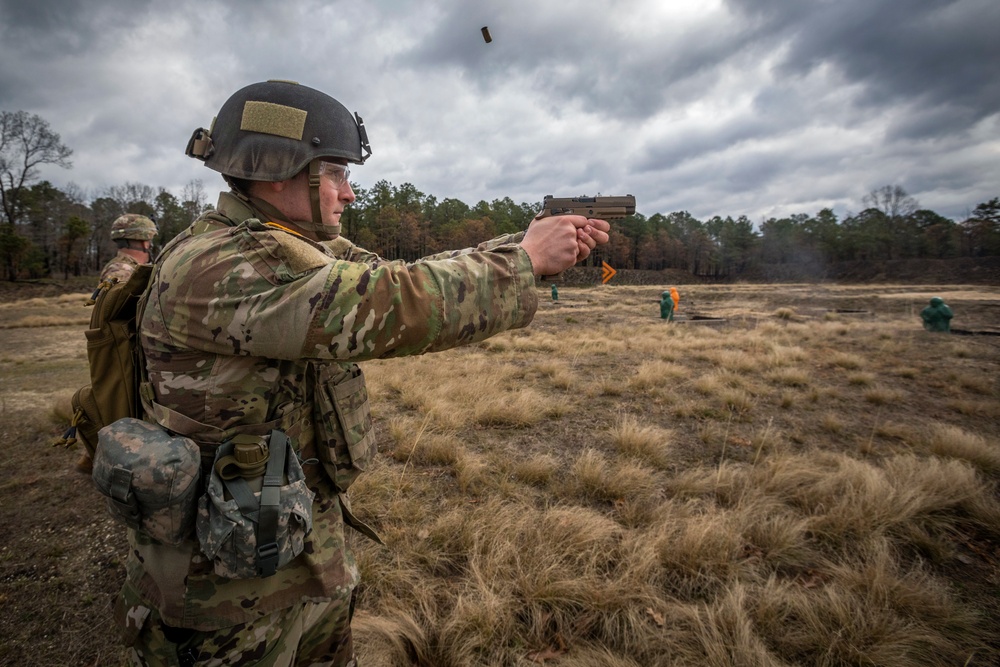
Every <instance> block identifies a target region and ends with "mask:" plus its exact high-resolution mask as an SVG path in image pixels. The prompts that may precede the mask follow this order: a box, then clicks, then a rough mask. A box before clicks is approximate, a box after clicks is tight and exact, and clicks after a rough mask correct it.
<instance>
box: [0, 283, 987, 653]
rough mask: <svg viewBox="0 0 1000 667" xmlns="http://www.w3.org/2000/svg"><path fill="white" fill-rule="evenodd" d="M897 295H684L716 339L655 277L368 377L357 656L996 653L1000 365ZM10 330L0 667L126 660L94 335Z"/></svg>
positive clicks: (359, 487)
mask: <svg viewBox="0 0 1000 667" xmlns="http://www.w3.org/2000/svg"><path fill="white" fill-rule="evenodd" d="M893 289H894V288H888V291H887V289H886V288H880V290H879V292H878V293H876V292H875V290H873V289H871V288H863V287H855V286H815V285H813V286H809V285H804V286H787V285H782V286H778V287H773V288H771V287H768V286H759V285H752V286H751V285H747V286H742V285H736V286H728V287H722V286H715V287H695V286H689V287H685V288H684V289H683V290H682V310H681V313H684V314H688V315H690V314H694V313H702V314H711V315H717V316H721V317H728V318H730V319H729V323H728V324H727V325H726V326H723V327H719V328H716V327H705V326H700V325H697V324H694V323H690V322H689V323H686V324H685V323H682V322H680V321H678V322H675V323H673V324H666V323H663V322H661V321H660V320H659V318H658V308H657V307H656V303H655V302H656V300H657V299H658V296H659V292H661V291H662V286H655V287H648V288H638V287H636V288H624V287H623V288H613V287H606V288H598V289H579V288H572V287H565V288H564V289H561V290H560V302H559V304H558V305H553V304H551V303H549V302H548V301H547V300H545V299H543V303H542V308H541V311H540V312H539V314H538V316H537V317H536V321H535V322H534V323H533V324H532V326H531V327H530V328H528V329H525V330H522V331H516V332H509V333H507V334H503V335H501V336H498V337H496V338H494V339H492V340H490V341H487V342H486V343H482V344H479V345H475V346H472V347H470V348H465V349H460V350H454V351H450V352H446V353H442V354H438V355H428V356H425V357H418V358H408V359H394V360H388V361H384V362H368V363H366V364H365V370H366V374H367V375H368V379H369V389H370V392H371V395H372V399H373V411H374V416H375V419H376V424H377V428H378V436H379V450H380V452H381V453H382V454H383V456H380V457H379V458H378V459H377V460H376V462H375V464H374V465H373V466H372V468H371V469H370V470H369V471H368V472H367V473H366V474H365V475H363V476H362V477H361V478H360V479H359V480H358V482H357V483H356V484H355V486H354V487H353V488H352V490H351V495H352V499H353V506H354V510H355V511H356V512H358V513H359V514H360V515H361V516H362V518H364V519H365V520H367V521H369V522H370V523H372V524H373V525H375V526H376V527H377V529H378V530H379V532H380V533H381V534H382V536H383V539H384V540H385V543H386V546H384V547H383V546H378V545H375V544H373V543H370V542H367V541H365V540H364V539H363V538H359V537H358V536H357V535H355V534H353V533H352V534H351V535H350V536H349V539H350V542H351V544H352V545H353V547H354V549H355V552H356V555H357V559H358V563H359V567H360V569H361V571H362V577H363V583H362V586H361V588H360V589H359V594H360V595H359V610H360V611H359V615H358V617H357V620H356V623H355V627H356V633H357V638H356V643H357V646H358V647H359V650H360V652H361V657H362V663H363V664H373V665H384V666H386V667H389V666H399V667H404V666H405V667H409V666H412V665H419V666H421V667H429V666H431V665H433V666H435V667H453V666H454V667H458V666H460V665H461V666H466V665H468V666H478V665H484V666H485V665H490V666H493V665H495V666H498V667H499V666H504V667H506V666H508V665H537V664H547V665H573V666H574V667H576V666H584V667H589V666H594V667H597V666H602V667H637V666H642V667H647V666H653V667H659V666H664V667H666V666H667V665H670V666H673V665H707V666H709V667H723V666H729V665H761V666H765V665H774V666H776V667H777V666H780V667H788V666H790V665H829V666H831V667H832V666H841V665H863V664H879V665H885V666H886V667H910V666H913V667H917V666H924V665H970V666H976V665H992V664H995V663H996V661H997V659H998V658H1000V641H998V640H997V637H998V636H1000V621H998V620H997V618H998V616H997V614H996V610H997V609H1000V594H998V593H997V591H998V590H1000V568H998V563H1000V501H998V497H997V484H998V483H1000V443H998V441H997V433H998V432H1000V395H998V392H997V384H996V380H995V378H996V377H998V375H1000V374H998V371H1000V347H998V343H997V341H995V340H994V339H992V338H987V337H983V338H978V337H974V338H968V339H963V340H956V339H953V338H948V337H940V336H930V335H925V333H924V332H923V331H922V330H921V329H920V327H919V323H918V322H916V321H914V319H913V318H912V317H911V316H909V315H901V314H896V313H897V312H898V311H899V309H898V308H897V309H896V310H895V311H893V312H890V313H886V312H884V309H881V308H880V305H881V304H883V303H884V302H883V299H887V298H889V299H891V298H893V296H892V295H893V293H894V292H893ZM906 290H909V291H910V292H912V291H913V288H906ZM906 290H904V288H898V289H896V292H898V293H904V292H905V291H906ZM984 293H985V294H986V295H987V296H983V294H984ZM956 294H965V295H966V296H965V297H964V298H966V299H969V301H967V302H966V303H963V302H962V301H961V298H959V297H956V296H953V295H947V294H946V295H945V296H946V298H947V300H948V301H949V304H950V305H951V306H952V307H953V309H955V310H956V312H957V313H961V314H965V313H970V312H971V313H972V314H976V311H975V310H974V308H975V304H976V303H978V301H976V299H984V303H985V302H986V301H990V300H994V301H995V300H997V299H1000V291H998V290H994V291H992V292H989V291H986V292H984V291H983V290H977V291H971V290H964V291H960V292H957V293H956ZM751 296H752V297H753V298H750V297H751ZM69 307H70V306H69V305H63V304H61V303H56V302H50V301H45V302H44V303H37V302H36V303H33V304H30V305H25V304H22V305H21V306H18V307H17V308H15V307H7V308H5V309H4V312H3V314H2V315H0V317H2V318H3V321H4V322H9V321H13V318H8V315H12V314H17V317H18V318H20V317H28V316H46V315H50V316H55V317H59V316H64V313H63V309H66V308H69ZM833 308H865V309H869V310H870V311H872V312H873V313H875V315H873V316H870V317H869V316H865V317H863V318H862V317H853V316H851V315H850V314H844V313H835V314H831V313H830V310H831V309H833ZM981 308H982V309H983V311H982V312H983V314H982V315H979V316H981V317H983V318H989V317H993V315H992V313H994V312H995V311H993V310H989V308H992V306H989V305H988V304H987V305H984V306H982V307H981ZM29 311H30V312H29ZM3 336H4V337H5V346H4V353H3V356H0V406H3V408H4V409H3V411H2V412H0V416H2V419H3V421H2V422H0V427H2V432H3V433H4V434H5V436H6V440H7V442H8V443H9V444H8V452H9V456H8V458H7V459H5V460H2V461H0V473H2V474H3V476H4V479H7V480H8V481H7V482H5V483H3V484H0V508H2V509H0V522H2V525H4V526H5V527H7V534H8V540H9V544H8V546H6V547H5V548H4V549H2V550H0V580H2V581H3V582H4V584H3V585H4V588H3V590H2V592H0V594H2V596H3V598H2V601H3V602H4V604H5V607H6V610H7V612H8V613H7V614H6V615H5V616H0V634H2V637H3V639H2V640H0V663H3V664H12V665H13V664H18V665H50V664H85V665H93V664H114V661H113V660H112V659H111V658H110V656H115V655H116V651H117V649H116V648H115V647H114V646H113V645H112V634H113V633H112V631H111V630H110V623H111V622H110V606H109V601H110V600H111V598H112V597H113V593H114V591H115V589H116V587H117V585H118V581H120V578H121V576H122V572H121V557H122V554H123V553H124V549H125V545H124V544H123V540H122V533H121V531H120V530H118V528H117V527H116V526H114V525H113V524H111V523H110V520H109V519H107V518H106V517H105V515H104V513H103V510H102V509H101V508H100V507H99V506H96V505H95V504H94V503H93V499H94V496H93V492H92V490H91V489H90V488H89V485H88V484H85V481H86V480H84V479H83V478H81V477H79V476H74V475H75V473H71V471H69V467H70V466H71V465H72V461H73V459H74V455H73V454H72V453H67V452H64V451H62V450H53V449H49V448H47V447H46V441H47V440H48V439H49V438H51V437H52V436H53V435H54V434H56V433H58V431H59V430H60V426H59V425H57V424H55V423H54V422H53V421H52V420H51V419H52V418H51V417H49V414H50V413H52V412H56V413H57V414H58V415H61V418H63V419H64V418H65V416H66V408H65V401H66V397H67V393H66V392H67V391H69V390H70V389H71V388H75V386H78V385H79V384H82V383H83V378H84V377H85V363H86V362H85V356H84V354H83V342H82V335H80V332H79V330H78V329H74V328H73V327H63V328H51V327H50V328H45V329H28V328H25V327H23V326H22V327H18V328H14V329H6V330H4V333H3ZM941 368H944V369H946V370H944V371H941V370H940V369H941ZM52 471H57V473H56V474H55V475H53V474H52ZM80 526H83V529H82V530H81V529H79V527H80ZM81 543H83V544H87V545H88V548H87V549H79V547H78V545H79V544H81ZM93 627H98V628H103V631H102V632H100V633H99V634H98V635H97V636H96V637H95V636H94V634H93V632H92V628H93ZM53 628H56V629H55V630H54V629H53ZM39 637H42V639H41V640H39V639H38V638H39Z"/></svg>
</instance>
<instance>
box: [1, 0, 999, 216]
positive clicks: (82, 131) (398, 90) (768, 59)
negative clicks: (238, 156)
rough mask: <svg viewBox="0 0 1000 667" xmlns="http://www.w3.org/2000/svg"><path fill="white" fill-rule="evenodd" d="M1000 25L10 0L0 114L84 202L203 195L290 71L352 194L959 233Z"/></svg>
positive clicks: (861, 0) (390, 0)
mask: <svg viewBox="0 0 1000 667" xmlns="http://www.w3.org/2000/svg"><path fill="white" fill-rule="evenodd" d="M483 26H489V30H490V33H491V35H492V37H493V42H492V43H490V44H487V43H485V41H484V40H483V37H482V34H481V33H480V28H481V27H483ZM998 29H1000V2H998V0H573V1H572V2H570V1H569V0H560V1H559V2H553V1H549V2H547V1H546V0H423V1H422V2H419V3H418V2H403V0H371V1H368V2H365V1H363V0H353V1H348V0H326V2H314V1H312V0H282V1H281V2H263V1H259V0H240V1H239V2H237V1H236V0H231V1H217V2H213V1H211V0H209V1H202V2H192V1H190V0H171V1H170V2H149V1H147V0H88V1H87V2H84V1H83V0H0V109H2V110H6V111H18V110H24V111H27V112H29V113H33V114H38V115H40V116H41V117H43V118H44V119H46V120H47V121H48V122H49V123H50V125H51V127H52V129H53V130H54V131H56V132H58V133H59V134H60V135H61V137H62V140H63V142H64V143H65V144H66V145H67V146H69V147H70V148H72V149H73V151H74V154H73V158H72V161H73V168H72V169H68V170H64V169H58V168H54V167H52V168H48V169H45V170H44V172H43V176H44V177H45V178H47V179H49V180H51V181H52V182H53V183H55V184H56V185H57V186H59V187H64V186H66V185H67V184H69V183H74V184H76V185H77V186H79V187H80V188H83V189H84V191H85V192H86V193H88V195H90V196H91V197H94V196H99V195H100V194H101V191H102V189H104V188H107V187H108V186H113V185H122V184H124V183H126V182H137V183H143V184H147V185H152V186H154V187H161V186H162V187H165V188H167V189H168V190H171V191H172V192H173V193H174V194H176V195H178V196H179V195H180V194H181V190H182V188H183V186H184V185H185V184H186V183H188V182H190V181H191V180H192V179H201V180H202V182H203V183H204V185H205V189H206V190H207V191H208V193H209V198H210V200H211V201H212V202H214V200H215V196H216V193H217V192H218V191H219V190H220V189H222V187H223V182H222V179H221V178H220V177H219V176H218V174H216V173H215V172H213V171H210V170H208V169H206V168H205V167H204V166H203V165H202V164H201V163H200V162H199V161H197V160H193V159H191V158H187V157H185V155H184V146H185V145H186V143H187V140H188V138H189V137H190V135H191V132H192V131H193V130H194V129H195V128H197V127H202V126H203V127H208V126H209V124H210V123H211V121H212V118H213V116H214V115H215V114H216V112H217V111H218V110H219V108H220V107H221V105H222V103H223V102H224V101H225V100H226V99H227V98H228V97H229V96H230V95H231V94H232V93H233V92H235V91H236V90H238V89H239V88H241V87H243V86H245V85H247V84H250V83H254V82H257V81H263V80H266V79H271V78H280V79H292V80H296V81H299V82H300V83H303V84H306V85H309V86H312V87H313V88H318V89H320V90H322V91H324V92H326V93H328V94H330V95H332V96H333V97H335V98H337V99H338V100H340V101H341V102H342V103H344V105H345V106H347V107H348V109H350V110H352V111H357V112H359V113H360V114H361V116H363V117H364V120H365V124H366V126H367V128H368V134H369V137H370V139H371V144H372V149H373V151H374V154H373V156H372V158H371V159H370V160H369V161H368V162H367V163H366V164H365V165H364V166H361V167H358V168H356V169H355V170H353V172H352V180H354V181H356V182H358V183H360V184H361V186H362V187H369V186H371V185H373V184H374V183H375V182H377V181H378V180H380V179H385V180H387V181H389V182H390V183H393V184H394V185H397V186H398V185H401V184H403V183H412V184H413V185H414V186H416V187H417V188H418V189H419V190H420V191H422V192H424V193H425V194H428V195H434V196H435V197H437V198H438V199H439V200H440V199H444V198H446V197H454V198H457V199H461V200H462V201H464V202H466V203H467V204H469V205H474V204H475V203H476V202H478V201H480V200H483V199H485V200H492V199H496V198H502V197H506V196H509V197H511V198H512V199H513V200H514V201H515V202H517V203H520V202H540V201H541V199H542V197H543V196H544V195H546V194H554V195H561V196H570V195H595V194H598V193H600V194H606V195H616V194H634V195H635V196H636V198H637V202H638V207H637V208H638V211H639V212H640V213H643V214H645V215H647V216H648V215H652V214H654V213H670V212H672V211H681V210H685V211H689V212H690V213H691V214H693V215H694V216H696V217H698V218H699V219H702V220H705V219H708V218H710V217H712V216H713V215H722V216H726V215H731V216H733V217H736V216H739V215H746V216H749V217H750V219H751V220H752V221H754V222H755V223H759V222H760V221H761V220H763V219H766V218H769V217H772V216H783V215H789V214H793V213H808V214H814V213H816V212H818V211H819V210H820V209H822V208H824V207H832V208H833V209H834V210H835V211H836V212H837V213H838V215H841V216H843V215H845V214H847V213H855V212H858V211H859V210H861V209H862V208H863V205H862V197H864V195H865V194H867V193H868V192H870V191H871V190H873V189H875V188H878V187H881V186H883V185H900V186H902V187H903V188H905V189H906V191H907V192H908V193H909V194H910V195H912V196H913V197H915V198H916V199H917V200H918V202H919V203H920V205H921V207H923V208H929V209H933V210H935V211H937V212H938V213H940V214H942V215H945V216H948V217H951V218H953V219H956V220H961V219H964V218H965V217H966V216H967V215H968V213H969V212H970V211H971V210H972V209H973V208H974V207H975V206H976V205H977V204H979V203H981V202H984V201H988V200H990V199H992V198H994V197H997V196H1000V76H998V72H1000V39H997V33H998Z"/></svg>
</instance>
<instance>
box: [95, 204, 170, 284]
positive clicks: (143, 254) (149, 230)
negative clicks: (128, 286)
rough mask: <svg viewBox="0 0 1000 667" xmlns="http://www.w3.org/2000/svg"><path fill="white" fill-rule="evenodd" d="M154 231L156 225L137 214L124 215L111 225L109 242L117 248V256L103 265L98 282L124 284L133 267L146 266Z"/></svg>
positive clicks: (154, 234)
mask: <svg viewBox="0 0 1000 667" xmlns="http://www.w3.org/2000/svg"><path fill="white" fill-rule="evenodd" d="M156 231H157V230H156V224H155V223H154V222H153V221H152V220H150V219H149V218H147V217H146V216H144V215H139V214H138V213H126V214H125V215H123V216H121V217H119V218H118V219H116V220H115V221H114V222H113V223H111V240H112V241H114V242H115V245H116V246H118V254H117V255H115V256H114V257H112V258H111V261H110V262H108V263H107V264H105V265H104V269H103V270H102V271H101V279H100V282H102V283H103V282H125V281H126V280H128V278H129V276H131V275H132V272H133V271H135V267H137V266H138V265H140V264H148V263H149V259H150V256H149V252H150V245H151V243H152V241H153V238H155V237H156Z"/></svg>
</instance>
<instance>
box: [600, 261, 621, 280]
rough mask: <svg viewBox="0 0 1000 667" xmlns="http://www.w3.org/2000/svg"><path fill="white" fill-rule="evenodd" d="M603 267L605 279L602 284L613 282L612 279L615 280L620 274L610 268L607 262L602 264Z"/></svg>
mask: <svg viewBox="0 0 1000 667" xmlns="http://www.w3.org/2000/svg"><path fill="white" fill-rule="evenodd" d="M601 266H602V267H603V269H602V271H601V273H602V275H603V278H604V279H603V280H601V284H602V285H603V284H605V283H606V282H608V281H609V280H611V279H612V278H614V277H615V274H616V273H618V272H617V271H615V270H614V269H612V268H611V267H610V266H608V263H607V262H601Z"/></svg>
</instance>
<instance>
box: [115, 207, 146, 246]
mask: <svg viewBox="0 0 1000 667" xmlns="http://www.w3.org/2000/svg"><path fill="white" fill-rule="evenodd" d="M156 232H157V229H156V223H154V222H153V221H152V220H151V219H149V218H147V217H146V216H144V215H139V214H138V213H126V214H125V215H123V216H121V217H119V218H117V219H116V220H115V221H114V222H112V223H111V240H112V241H114V240H116V239H135V240H137V241H152V240H153V238H154V237H155V236H156Z"/></svg>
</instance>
